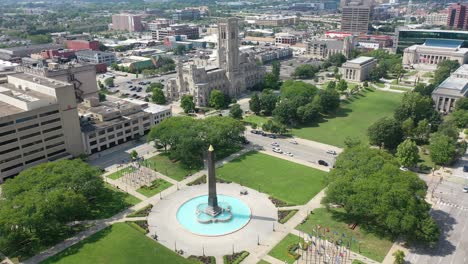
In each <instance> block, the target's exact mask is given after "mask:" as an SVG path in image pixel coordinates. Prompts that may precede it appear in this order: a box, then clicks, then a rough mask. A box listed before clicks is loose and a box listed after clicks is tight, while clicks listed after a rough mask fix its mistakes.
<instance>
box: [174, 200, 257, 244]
mask: <svg viewBox="0 0 468 264" xmlns="http://www.w3.org/2000/svg"><path fill="white" fill-rule="evenodd" d="M217 198H218V206H219V208H220V209H221V210H220V212H219V213H218V214H216V215H211V214H210V213H207V211H206V209H207V208H209V205H208V203H206V201H207V199H208V195H202V196H198V197H195V198H192V199H190V200H188V201H186V202H185V203H184V204H182V205H181V206H180V207H179V209H178V210H177V216H176V217H177V221H178V222H179V224H181V225H182V226H183V227H184V228H185V229H187V230H188V231H190V232H191V233H194V234H198V235H203V236H220V235H226V234H230V233H232V232H235V231H237V230H239V229H241V228H242V227H244V226H245V225H246V224H247V223H249V221H250V217H251V212H250V208H249V207H248V206H247V205H246V204H245V203H244V202H242V201H241V200H239V199H237V198H235V197H232V196H227V195H221V194H218V195H217Z"/></svg>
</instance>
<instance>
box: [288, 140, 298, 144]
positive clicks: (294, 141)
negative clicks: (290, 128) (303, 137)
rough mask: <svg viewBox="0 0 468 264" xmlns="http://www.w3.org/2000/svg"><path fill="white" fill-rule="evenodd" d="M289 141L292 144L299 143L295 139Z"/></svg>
mask: <svg viewBox="0 0 468 264" xmlns="http://www.w3.org/2000/svg"><path fill="white" fill-rule="evenodd" d="M289 143H291V144H294V145H297V144H299V143H297V141H296V140H293V141H290V142H289Z"/></svg>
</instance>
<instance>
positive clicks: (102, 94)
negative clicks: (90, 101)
mask: <svg viewBox="0 0 468 264" xmlns="http://www.w3.org/2000/svg"><path fill="white" fill-rule="evenodd" d="M98 97H99V102H104V101H106V99H107V98H106V93H105V92H104V89H100V90H99V91H98Z"/></svg>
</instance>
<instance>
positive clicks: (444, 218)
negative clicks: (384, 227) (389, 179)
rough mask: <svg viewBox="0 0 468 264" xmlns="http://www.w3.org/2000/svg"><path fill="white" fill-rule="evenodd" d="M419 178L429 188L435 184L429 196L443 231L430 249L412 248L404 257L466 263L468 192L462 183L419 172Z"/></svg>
mask: <svg viewBox="0 0 468 264" xmlns="http://www.w3.org/2000/svg"><path fill="white" fill-rule="evenodd" d="M421 178H423V179H424V180H426V182H427V183H428V186H429V191H428V192H431V191H432V189H433V188H434V187H435V189H434V192H433V195H434V197H433V199H432V200H433V201H435V205H434V206H433V209H432V211H431V214H432V216H433V217H434V219H435V220H436V221H437V223H438V224H439V227H440V229H441V233H442V235H441V238H440V241H439V243H438V244H437V245H436V246H435V247H434V248H433V249H427V248H424V249H422V248H417V249H412V250H411V253H410V254H409V255H408V256H407V257H406V260H407V261H408V262H409V263H424V264H426V263H427V264H442V263H443V264H462V263H468V236H466V231H467V226H468V224H467V222H468V193H464V192H463V191H462V188H463V185H462V184H459V183H454V182H450V181H447V180H443V181H442V182H440V183H439V182H438V180H433V179H430V178H431V177H430V176H426V175H424V176H423V175H421ZM432 178H434V177H432Z"/></svg>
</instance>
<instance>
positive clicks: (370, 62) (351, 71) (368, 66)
mask: <svg viewBox="0 0 468 264" xmlns="http://www.w3.org/2000/svg"><path fill="white" fill-rule="evenodd" d="M376 65H377V60H376V59H375V58H372V57H358V58H356V59H354V60H350V61H347V62H345V63H344V64H343V65H342V66H341V68H340V74H341V76H342V78H343V79H345V80H348V81H357V82H362V81H365V80H367V79H368V78H369V73H370V71H371V70H372V69H373V68H374V67H375V66H376Z"/></svg>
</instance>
